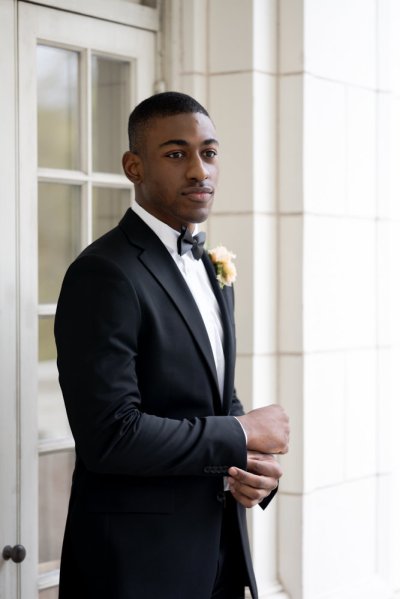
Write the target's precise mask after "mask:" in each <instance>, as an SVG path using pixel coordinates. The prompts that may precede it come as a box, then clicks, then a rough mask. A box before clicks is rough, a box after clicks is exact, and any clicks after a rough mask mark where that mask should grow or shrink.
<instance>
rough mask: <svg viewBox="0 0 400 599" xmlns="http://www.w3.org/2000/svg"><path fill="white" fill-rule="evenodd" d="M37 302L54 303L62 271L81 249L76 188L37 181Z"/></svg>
mask: <svg viewBox="0 0 400 599" xmlns="http://www.w3.org/2000/svg"><path fill="white" fill-rule="evenodd" d="M38 211H39V214H38V220H39V302H40V303H41V304H48V303H55V302H56V301H57V299H58V295H59V292H60V287H61V282H62V279H63V277H64V274H65V271H66V269H67V267H68V265H69V264H70V263H71V262H72V260H73V259H74V258H75V257H76V256H77V254H78V253H79V251H80V249H81V235H80V231H81V216H80V188H79V187H78V186H76V185H64V184H61V183H40V184H39V201H38Z"/></svg>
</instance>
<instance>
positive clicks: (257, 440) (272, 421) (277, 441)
mask: <svg viewBox="0 0 400 599" xmlns="http://www.w3.org/2000/svg"><path fill="white" fill-rule="evenodd" d="M237 419H238V420H239V421H240V423H241V425H242V426H243V428H244V430H245V431H246V434H247V448H248V449H250V450H254V451H258V452H260V453H286V452H287V451H288V448H289V418H288V416H287V414H286V412H285V411H284V409H283V408H281V406H278V405H271V406H266V407H264V408H257V409H256V410H251V412H248V413H247V414H245V415H244V416H237Z"/></svg>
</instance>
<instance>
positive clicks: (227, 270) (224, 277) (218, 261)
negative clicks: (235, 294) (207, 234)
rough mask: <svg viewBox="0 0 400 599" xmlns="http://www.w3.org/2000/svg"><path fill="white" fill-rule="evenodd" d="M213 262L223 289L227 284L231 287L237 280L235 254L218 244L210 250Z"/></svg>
mask: <svg viewBox="0 0 400 599" xmlns="http://www.w3.org/2000/svg"><path fill="white" fill-rule="evenodd" d="M208 255H209V256H210V259H211V262H212V263H213V264H214V268H215V272H216V274H217V280H218V282H219V286H220V287H221V289H223V287H224V286H225V285H227V286H228V287H230V286H231V285H232V283H234V282H235V281H236V274H237V273H236V266H235V265H234V263H233V259H234V258H236V256H235V254H233V253H232V252H230V251H229V250H227V249H226V247H224V246H223V245H218V246H217V247H216V248H214V249H212V250H208Z"/></svg>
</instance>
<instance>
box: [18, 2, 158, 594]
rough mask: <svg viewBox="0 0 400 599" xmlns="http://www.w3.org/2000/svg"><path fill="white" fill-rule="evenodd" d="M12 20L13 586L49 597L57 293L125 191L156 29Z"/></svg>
mask: <svg viewBox="0 0 400 599" xmlns="http://www.w3.org/2000/svg"><path fill="white" fill-rule="evenodd" d="M19 19H20V20H19V39H20V46H19V51H20V57H21V58H22V57H23V59H22V60H21V69H20V89H21V90H23V93H22V94H21V119H20V144H21V310H22V312H23V313H24V316H25V319H26V320H25V327H26V328H23V327H22V328H21V330H22V332H23V334H21V379H22V380H21V406H22V408H21V423H22V424H21V429H22V431H23V432H22V435H21V439H22V454H21V531H22V536H23V537H24V538H25V539H26V542H27V540H28V539H29V543H30V546H31V549H30V551H28V550H27V559H28V563H27V565H26V566H24V568H23V569H21V596H22V597H24V599H25V597H26V599H28V598H30V597H35V596H37V593H39V598H40V599H55V598H56V597H57V596H58V590H57V585H58V577H59V560H60V553H61V544H62V535H63V530H64V524H65V516H66V511H67V503H68V497H69V490H70V484H71V475H72V471H73V467H74V443H73V438H72V436H71V433H70V430H69V426H68V422H67V419H66V415H65V410H64V405H63V400H62V396H61V392H60V389H59V386H58V378H57V367H56V348H55V343H54V336H53V326H54V315H55V310H56V303H57V298H58V294H59V291H60V286H61V282H62V278H63V275H64V273H65V271H66V269H67V266H68V265H69V263H70V262H71V261H72V260H73V259H74V258H75V257H76V256H77V254H78V253H79V252H80V251H81V250H82V249H83V248H84V247H85V246H86V245H87V244H88V243H90V242H91V241H92V240H93V239H96V238H97V237H99V236H100V235H102V234H103V233H105V232H106V231H108V230H109V229H110V228H112V227H113V226H115V225H116V224H117V222H118V221H119V220H120V218H121V216H122V215H123V213H124V212H125V210H126V209H127V207H128V206H129V205H130V202H131V201H132V186H131V185H130V183H129V181H128V180H127V179H126V178H125V176H124V174H123V171H122V167H121V157H122V154H123V152H124V151H125V150H126V149H127V133H126V131H127V119H128V116H129V112H130V111H131V109H132V107H133V106H134V105H135V103H136V102H137V101H138V100H140V99H141V98H143V97H145V96H147V95H149V94H151V93H152V87H153V64H154V50H153V48H154V33H150V32H147V31H143V30H138V29H135V28H132V27H126V26H123V25H118V24H114V23H109V22H105V21H101V20H97V19H92V18H89V17H83V16H78V15H73V14H71V13H66V12H62V11H57V10H53V9H48V8H42V7H39V6H33V5H29V4H24V3H22V5H21V11H20V16H19ZM32 494H33V495H34V497H32ZM24 533H25V536H24ZM28 555H29V558H28ZM33 572H35V576H34V577H35V585H36V586H35V588H33V587H32V576H33Z"/></svg>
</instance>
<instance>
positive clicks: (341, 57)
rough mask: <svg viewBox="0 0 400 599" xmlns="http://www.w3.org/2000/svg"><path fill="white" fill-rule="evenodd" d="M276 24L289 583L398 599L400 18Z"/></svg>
mask: <svg viewBox="0 0 400 599" xmlns="http://www.w3.org/2000/svg"><path fill="white" fill-rule="evenodd" d="M279 19H280V43H279V48H280V85H279V110H280V115H279V119H280V130H279V147H280V154H279V207H280V217H279V221H280V223H279V272H280V295H279V297H280V302H279V313H280V318H279V349H280V356H281V357H280V369H279V391H280V399H281V402H282V403H283V404H284V405H285V406H286V407H287V409H288V411H289V412H290V414H291V416H292V430H293V438H292V444H291V452H290V455H288V456H287V457H285V458H284V460H283V463H284V466H286V476H285V477H284V479H283V481H282V485H281V503H280V510H279V570H280V576H281V579H282V582H283V584H284V587H285V588H286V589H287V590H288V591H289V593H290V595H291V597H292V598H293V599H317V598H321V599H322V598H328V597H329V599H378V598H379V599H389V598H390V597H393V596H394V591H395V589H397V590H398V589H399V588H400V579H399V568H398V564H399V563H400V547H399V538H400V518H399V513H398V510H396V509H395V505H396V504H397V505H398V504H399V500H400V497H399V459H398V456H399V454H400V452H399V442H398V438H399V435H398V431H397V430H396V431H395V433H396V434H393V432H394V427H393V422H397V423H398V422H399V416H400V414H399V408H398V405H399V402H398V397H399V382H398V375H397V374H396V373H397V372H398V371H399V368H398V358H399V350H398V347H399V340H400V335H399V329H400V327H399V326H398V319H399V317H398V314H396V312H398V309H397V306H398V305H399V303H398V302H399V277H398V274H397V273H398V272H399V260H400V258H399V256H400V252H399V247H398V246H399V238H400V235H399V233H400V229H399V227H400V224H399V212H400V210H399V206H400V202H399V194H398V190H399V184H400V179H399V168H398V160H399V155H400V152H399V150H400V130H399V118H400V104H399V80H400V77H399V72H398V70H397V72H396V71H395V70H394V69H393V68H392V67H394V66H395V65H396V64H397V65H398V63H399V56H400V45H399V36H398V35H397V33H396V32H397V31H398V30H399V27H400V10H399V4H398V3H396V2H395V1H392V0H386V1H385V0H378V1H375V0H339V1H338V0H323V1H322V2H321V0H304V1H303V0H281V2H280V15H279ZM397 69H398V67H397ZM391 269H392V270H391ZM394 273H395V276H392V277H391V276H390V275H391V274H392V275H393V274H394ZM391 305H392V306H395V308H396V309H395V310H394V311H392V312H391ZM396 359H397V367H395V368H394V369H393V368H391V362H392V364H393V363H395V362H393V361H396ZM391 374H392V375H396V376H392V377H391ZM395 398H396V400H395Z"/></svg>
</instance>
